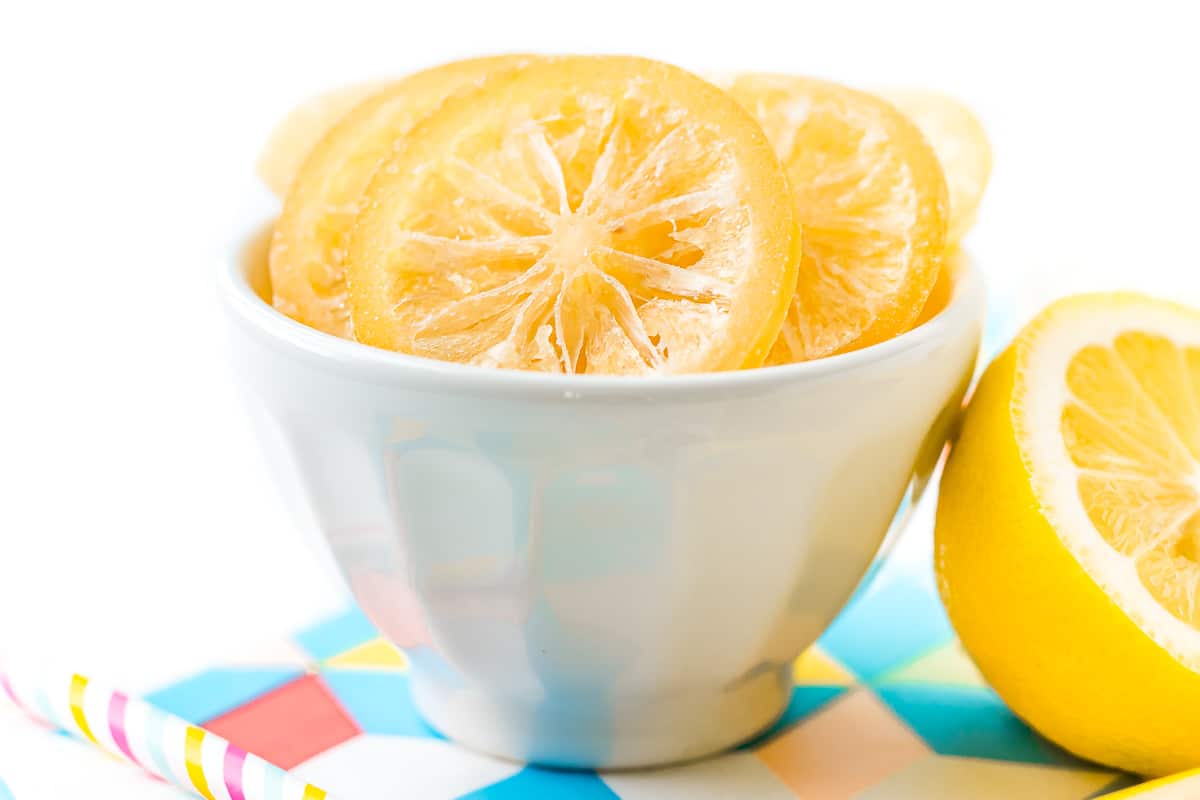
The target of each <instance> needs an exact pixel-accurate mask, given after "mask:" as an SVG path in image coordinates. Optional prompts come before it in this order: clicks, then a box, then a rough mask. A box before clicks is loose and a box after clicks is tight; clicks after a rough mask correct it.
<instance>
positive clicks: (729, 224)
mask: <svg viewBox="0 0 1200 800" xmlns="http://www.w3.org/2000/svg"><path fill="white" fill-rule="evenodd" d="M786 197H787V184H786V178H785V176H784V173H783V170H782V168H781V167H780V165H779V162H778V161H777V160H776V158H775V156H774V154H773V152H772V150H771V146H770V144H769V143H768V142H767V140H766V138H765V137H764V135H763V133H762V130H761V129H760V128H759V126H758V125H757V124H756V123H755V122H754V120H753V119H752V118H750V116H749V115H747V114H746V112H745V111H744V110H743V109H741V108H740V107H739V106H738V105H737V103H735V102H734V101H733V100H732V99H731V98H729V97H728V96H727V95H725V94H724V93H722V92H721V91H720V90H719V89H717V88H716V87H714V86H712V85H711V84H709V83H707V82H705V81H703V80H701V79H699V78H697V77H695V76H694V75H691V74H690V73H687V72H685V71H683V70H681V69H678V68H676V67H672V66H669V65H667V64H661V63H657V62H654V61H648V60H645V59H640V58H631V57H575V58H567V59H560V60H556V61H554V62H553V63H544V64H535V65H533V66H530V67H529V68H527V69H525V70H522V71H521V72H519V73H517V74H516V75H515V76H511V77H509V78H507V79H505V80H503V81H497V82H495V83H493V84H491V85H489V86H488V87H485V88H484V89H482V90H480V91H479V92H477V93H474V94H471V95H467V96H460V97H459V98H456V99H454V100H452V101H450V102H448V103H447V104H446V105H445V106H444V107H443V108H442V109H441V110H440V111H438V112H437V113H436V114H434V115H433V116H431V117H430V118H429V119H427V120H426V121H425V122H424V123H422V124H421V125H418V126H417V127H416V128H414V129H413V131H412V132H411V133H410V134H409V136H408V137H407V138H406V146H405V148H404V149H403V151H401V152H399V153H397V155H396V156H395V157H394V158H393V159H392V160H391V161H390V162H389V163H388V164H387V165H386V166H385V167H384V168H382V169H381V170H380V171H379V172H378V173H377V174H376V176H375V179H374V180H373V181H372V183H371V186H370V188H369V189H368V191H367V195H366V199H367V204H366V206H365V207H364V210H363V212H362V213H361V214H360V215H359V217H358V219H357V221H356V222H355V227H354V231H353V234H352V237H351V243H350V249H349V256H348V264H349V270H350V300H351V308H352V310H353V315H354V327H355V335H356V336H357V337H358V339H359V340H360V341H363V342H366V343H368V344H372V345H375V346H378V347H383V348H388V349H392V350H399V351H401V352H405V353H410V354H415V355H420V356H425V357H429V358H437V359H443V360H447V361H456V362H463V363H470V364H479V365H487V366H495V367H506V368H515V369H531V370H542V371H549V372H566V373H586V374H598V373H602V374H645V373H679V372H698V371H707V370H723V369H736V368H739V367H746V366H756V365H758V364H760V363H761V362H762V360H763V358H764V356H765V355H766V352H767V349H768V348H769V347H770V346H771V343H772V342H773V341H774V339H775V337H776V335H777V334H778V332H779V327H780V324H781V321H782V319H783V314H784V312H785V310H786V307H787V303H788V301H789V299H790V295H791V292H792V287H793V286H794V285H795V276H796V263H797V258H798V243H797V239H798V231H797V229H796V226H795V224H794V221H793V218H792V211H791V207H790V205H789V204H788V203H787V202H786V201H785V199H786ZM781 201H782V202H781Z"/></svg>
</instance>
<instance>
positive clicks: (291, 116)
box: [257, 81, 387, 198]
mask: <svg viewBox="0 0 1200 800" xmlns="http://www.w3.org/2000/svg"><path fill="white" fill-rule="evenodd" d="M384 86H387V82H386V81H368V82H365V83H356V84H354V85H352V86H343V87H340V88H338V89H334V90H333V91H330V92H325V93H324V94H319V95H317V96H316V97H312V98H309V99H308V100H306V101H304V102H303V103H301V104H300V105H298V106H296V107H295V108H293V109H292V110H291V111H289V112H288V115H287V116H286V117H284V118H283V121H282V122H280V123H279V124H278V125H276V126H275V130H273V131H272V132H271V136H270V137H269V138H268V139H267V144H266V146H265V147H263V149H262V153H261V154H260V155H259V157H258V164H257V171H258V176H259V177H260V178H262V181H263V183H265V184H266V185H267V188H269V189H270V190H271V191H272V192H274V193H275V194H277V195H278V196H279V197H280V198H283V197H285V196H286V195H287V193H288V189H290V188H291V186H292V180H293V179H295V177H296V173H297V172H299V171H300V165H301V164H303V163H304V159H305V158H306V157H307V156H308V154H309V153H311V152H312V149H313V147H315V146H316V144H317V142H319V141H320V140H321V137H322V136H324V135H325V133H326V131H328V130H329V129H330V128H332V127H333V126H334V125H335V124H336V123H337V121H338V120H339V119H341V118H342V117H343V116H345V115H346V113H347V112H349V111H350V109H352V108H354V107H355V106H356V105H358V104H359V103H361V102H362V101H363V100H366V99H367V98H368V97H370V96H371V95H372V94H374V93H375V92H378V91H379V90H381V89H383V87H384Z"/></svg>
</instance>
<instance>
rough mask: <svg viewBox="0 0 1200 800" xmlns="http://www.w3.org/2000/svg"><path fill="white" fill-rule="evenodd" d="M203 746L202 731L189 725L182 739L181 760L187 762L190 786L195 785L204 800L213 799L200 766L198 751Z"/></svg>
mask: <svg viewBox="0 0 1200 800" xmlns="http://www.w3.org/2000/svg"><path fill="white" fill-rule="evenodd" d="M203 747H204V731H202V730H200V729H199V728H194V727H192V726H191V725H189V726H188V729H187V736H186V737H185V739H184V750H183V760H184V763H186V764H187V774H188V780H190V781H191V782H192V786H195V787H196V791H197V792H199V793H200V796H201V797H204V798H205V800H215V798H214V797H213V796H212V792H211V791H209V788H208V779H207V778H205V777H204V768H203V766H201V764H202V762H201V760H200V752H201V750H202V749H203Z"/></svg>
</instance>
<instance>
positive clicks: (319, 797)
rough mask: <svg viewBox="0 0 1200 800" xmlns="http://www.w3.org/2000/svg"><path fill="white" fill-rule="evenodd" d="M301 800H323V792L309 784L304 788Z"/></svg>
mask: <svg viewBox="0 0 1200 800" xmlns="http://www.w3.org/2000/svg"><path fill="white" fill-rule="evenodd" d="M301 800H325V790H324V789H318V788H317V787H315V786H313V785H312V784H309V785H308V786H305V787H304V797H302V798H301Z"/></svg>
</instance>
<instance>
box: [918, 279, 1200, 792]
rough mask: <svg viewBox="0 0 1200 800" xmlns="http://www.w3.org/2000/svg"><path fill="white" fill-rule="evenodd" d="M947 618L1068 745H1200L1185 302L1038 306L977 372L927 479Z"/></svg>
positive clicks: (1180, 761) (1136, 757) (1131, 758)
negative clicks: (934, 481) (934, 472)
mask: <svg viewBox="0 0 1200 800" xmlns="http://www.w3.org/2000/svg"><path fill="white" fill-rule="evenodd" d="M936 565H937V571H938V579H939V586H940V589H941V594H942V598H943V600H944V601H945V604H946V608H947V610H948V611H949V614H950V619H951V620H952V622H953V623H954V626H955V628H956V629H957V631H958V633H959V636H960V637H961V638H962V641H963V644H964V645H965V646H966V648H967V650H968V651H969V652H970V653H971V655H972V657H973V658H974V660H975V662H976V663H977V664H978V666H979V668H980V670H981V671H982V672H983V674H984V675H985V676H986V677H987V679H988V681H989V682H990V683H991V684H992V686H994V687H995V689H996V691H997V692H999V693H1000V695H1001V696H1002V697H1003V698H1004V699H1005V701H1006V702H1007V703H1008V704H1009V705H1010V706H1011V707H1012V709H1013V710H1014V711H1015V712H1016V713H1017V714H1019V715H1020V716H1021V717H1023V718H1024V719H1026V720H1027V721H1028V722H1029V723H1030V724H1031V725H1033V726H1034V727H1035V728H1037V729H1038V730H1039V731H1041V732H1042V733H1043V734H1045V735H1046V736H1047V737H1049V738H1050V739H1052V740H1054V741H1055V742H1057V743H1059V744H1060V745H1062V746H1063V747H1065V748H1067V749H1068V750H1071V751H1072V752H1074V753H1077V754H1078V755H1080V756H1083V757H1085V758H1089V759H1092V760H1095V761H1099V762H1101V763H1104V764H1110V765H1113V766H1116V767H1121V768H1123V769H1128V770H1131V771H1134V772H1139V773H1143V774H1149V775H1161V774H1166V773H1170V772H1174V771H1178V770H1182V769H1185V768H1188V767H1194V766H1196V765H1198V764H1200V671H1198V670H1200V312H1197V311H1195V310H1192V309H1188V308H1185V307H1182V306H1179V305H1175V304H1172V303H1168V302H1164V301H1159V300H1152V299H1149V298H1145V297H1142V296H1139V295H1133V294H1102V295H1085V296H1080V297H1075V298H1070V299H1067V300H1063V301H1060V302H1058V303H1056V304H1054V305H1053V306H1051V307H1050V308H1049V309H1047V310H1046V311H1044V312H1043V313H1042V314H1041V315H1040V316H1039V317H1038V318H1037V319H1036V320H1035V321H1033V322H1032V323H1031V324H1030V325H1029V326H1028V327H1027V328H1026V329H1025V330H1024V331H1023V332H1022V333H1021V334H1020V335H1019V336H1018V337H1017V338H1016V340H1015V341H1014V342H1013V344H1012V345H1011V347H1009V349H1008V350H1007V351H1006V352H1005V353H1004V354H1003V355H1002V356H1001V357H1000V358H998V359H997V360H996V361H995V362H994V363H993V364H992V365H991V366H990V367H989V368H988V369H987V371H986V372H985V374H984V376H983V379H982V381H981V383H980V385H979V387H978V389H977V391H976V393H975V396H974V398H973V399H972V400H971V403H970V405H969V407H968V410H967V412H966V416H965V419H964V424H963V428H962V432H961V436H960V438H959V439H958V441H957V442H956V444H955V445H954V447H953V449H952V451H951V454H950V459H949V462H948V463H947V466H946V471H945V475H944V477H943V479H942V488H941V495H940V499H939V503H938V514H937V532H936Z"/></svg>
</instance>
